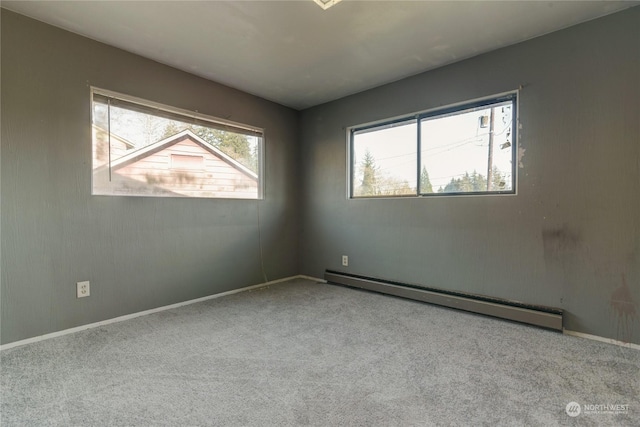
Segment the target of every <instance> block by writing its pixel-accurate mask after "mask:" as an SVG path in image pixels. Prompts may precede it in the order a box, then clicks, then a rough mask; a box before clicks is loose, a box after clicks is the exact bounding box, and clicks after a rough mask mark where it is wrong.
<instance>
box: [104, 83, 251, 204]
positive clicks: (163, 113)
mask: <svg viewBox="0 0 640 427" xmlns="http://www.w3.org/2000/svg"><path fill="white" fill-rule="evenodd" d="M91 97H92V101H91V102H92V128H93V156H92V157H93V158H92V165H93V166H92V169H93V179H92V194H96V195H120V196H157V197H213V198H236V199H258V198H261V197H262V188H263V179H262V176H263V173H262V163H263V162H262V158H263V155H262V153H263V133H262V130H261V129H258V128H253V127H251V126H245V125H241V124H238V123H232V122H228V121H224V120H220V119H216V118H214V117H209V116H205V115H202V114H199V113H193V112H189V111H185V110H180V109H177V108H173V107H169V106H165V105H160V104H156V103H152V102H149V101H144V100H140V99H137V98H133V97H128V96H125V95H121V94H116V93H114V92H110V91H106V90H102V89H97V88H92V90H91Z"/></svg>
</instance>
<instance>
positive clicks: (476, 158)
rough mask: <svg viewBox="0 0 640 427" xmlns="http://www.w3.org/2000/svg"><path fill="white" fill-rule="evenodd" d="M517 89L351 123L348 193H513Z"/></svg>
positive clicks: (357, 195)
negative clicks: (369, 122) (399, 115)
mask: <svg viewBox="0 0 640 427" xmlns="http://www.w3.org/2000/svg"><path fill="white" fill-rule="evenodd" d="M516 101H517V99H516V93H510V94H507V95H503V96H496V97H492V98H489V99H484V100H480V101H474V102H469V103H465V104H462V105H457V106H453V107H446V108H443V109H438V110H434V111H429V112H426V113H420V114H414V115H411V116H407V117H402V118H398V119H395V120H389V121H385V122H380V123H375V124H372V125H367V126H359V127H354V128H352V129H351V130H350V142H349V146H350V164H349V166H350V191H349V196H350V197H351V198H363V197H402V196H405V197H407V196H409V197H410V196H413V197H417V196H439V195H470V194H515V190H516V153H517V149H516V131H515V126H514V125H515V123H516V117H517V116H516Z"/></svg>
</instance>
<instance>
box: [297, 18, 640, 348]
mask: <svg viewBox="0 0 640 427" xmlns="http://www.w3.org/2000/svg"><path fill="white" fill-rule="evenodd" d="M519 86H523V88H522V90H521V92H520V98H519V102H520V123H521V126H522V128H521V130H520V133H519V144H520V147H522V148H523V149H525V150H526V151H525V153H524V157H523V159H522V163H523V166H524V167H523V168H522V169H519V176H518V180H519V183H518V195H517V196H484V197H477V196H476V197H448V198H421V199H417V198H414V199H395V200H394V199H386V200H362V199H361V200H347V198H346V191H347V190H346V186H347V184H346V176H347V171H346V133H345V132H346V131H345V128H346V127H348V126H353V125H357V124H361V123H366V122H371V121H375V120H379V119H384V118H388V117H393V116H398V115H402V114H407V113H411V112H415V111H419V110H424V109H430V108H434V107H438V106H443V105H447V104H451V103H456V102H461V101H465V100H470V99H474V98H478V97H484V96H488V95H492V94H497V93H500V92H504V91H509V90H513V89H516V88H518V87H519ZM300 129H301V135H302V152H301V163H302V164H303V165H304V176H303V182H302V188H301V195H302V218H303V222H302V227H303V232H302V234H301V247H302V253H303V259H302V273H304V274H308V275H313V276H321V275H322V274H323V271H324V270H325V269H326V268H328V269H334V270H338V271H345V272H350V273H354V274H362V275H368V276H374V277H380V278H387V279H392V280H397V281H404V282H409V283H415V284H421V285H425V286H431V287H438V288H443V289H449V290H456V291H462V292H471V293H478V294H485V295H490V296H494V297H500V298H507V299H510V300H517V301H523V302H527V303H532V304H543V305H549V306H555V307H561V308H563V309H564V310H566V313H567V316H566V322H565V328H566V329H569V330H573V331H578V332H582V333H588V334H595V335H599V336H603V337H609V338H614V339H618V340H624V341H631V342H634V343H640V321H639V316H640V307H639V306H638V304H639V303H640V171H639V170H640V8H638V7H636V8H633V9H630V10H627V11H625V12H622V13H618V14H615V15H611V16H608V17H605V18H602V19H599V20H596V21H591V22H588V23H585V24H582V25H579V26H576V27H573V28H570V29H567V30H563V31H560V32H557V33H554V34H550V35H547V36H544V37H540V38H537V39H534V40H530V41H528V42H525V43H521V44H519V45H515V46H512V47H509V48H505V49H501V50H499V51H495V52H493V53H489V54H486V55H481V56H478V57H476V58H473V59H470V60H466V61H463V62H459V63H457V64H454V65H451V66H447V67H444V68H441V69H438V70H435V71H431V72H427V73H424V74H421V75H418V76H415V77H412V78H408V79H404V80H402V81H399V82H396V83H393V84H389V85H386V86H383V87H379V88H376V89H373V90H370V91H367V92H363V93H360V94H357V95H354V96H351V97H347V98H344V99H342V100H338V101H335V102H332V103H328V104H325V105H322V106H318V107H316V108H312V109H309V110H306V111H304V112H303V113H302V116H301V125H300ZM342 254H346V255H349V261H350V265H349V267H346V268H344V267H342V266H341V255H342Z"/></svg>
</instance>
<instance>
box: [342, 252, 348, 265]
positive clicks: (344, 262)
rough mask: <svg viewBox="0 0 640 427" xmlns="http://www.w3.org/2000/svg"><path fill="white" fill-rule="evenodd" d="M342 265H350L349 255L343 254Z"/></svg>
mask: <svg viewBox="0 0 640 427" xmlns="http://www.w3.org/2000/svg"><path fill="white" fill-rule="evenodd" d="M342 265H343V266H345V267H348V266H349V257H348V256H346V255H342Z"/></svg>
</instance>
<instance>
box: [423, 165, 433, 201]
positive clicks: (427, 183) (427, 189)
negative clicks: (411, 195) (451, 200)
mask: <svg viewBox="0 0 640 427" xmlns="http://www.w3.org/2000/svg"><path fill="white" fill-rule="evenodd" d="M420 192H421V193H423V194H425V193H433V186H432V185H431V180H430V179H429V172H427V167H426V166H422V172H421V173H420Z"/></svg>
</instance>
